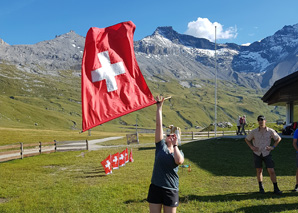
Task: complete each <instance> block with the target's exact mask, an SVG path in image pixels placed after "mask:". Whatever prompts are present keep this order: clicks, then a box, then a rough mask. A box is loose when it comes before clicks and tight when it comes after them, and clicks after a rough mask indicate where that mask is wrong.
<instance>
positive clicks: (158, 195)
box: [147, 184, 179, 207]
mask: <svg viewBox="0 0 298 213" xmlns="http://www.w3.org/2000/svg"><path fill="white" fill-rule="evenodd" d="M147 201H148V202H149V203H155V204H163V205H165V206H171V207H177V206H178V205H179V195H178V190H170V189H164V188H161V187H158V186H156V185H154V184H150V187H149V192H148V197H147Z"/></svg>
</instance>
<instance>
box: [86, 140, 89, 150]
mask: <svg viewBox="0 0 298 213" xmlns="http://www.w3.org/2000/svg"><path fill="white" fill-rule="evenodd" d="M86 150H89V144H88V140H86Z"/></svg>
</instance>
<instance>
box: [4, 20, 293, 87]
mask: <svg viewBox="0 0 298 213" xmlns="http://www.w3.org/2000/svg"><path fill="white" fill-rule="evenodd" d="M84 45H85V38H84V37H83V36H80V35H78V34H76V33H75V32H74V31H70V32H68V33H65V34H62V35H59V36H56V37H55V38H54V39H52V40H46V41H41V42H38V43H36V44H33V45H9V44H7V43H5V41H3V40H2V39H1V40H0V61H2V62H7V63H11V64H15V65H19V66H25V67H26V68H27V70H30V71H31V72H35V73H48V74H55V71H56V70H67V69H73V70H77V71H79V70H80V68H81V61H82V57H83V50H84ZM216 48H217V49H216V51H217V63H218V78H219V79H222V80H229V81H232V82H234V83H237V84H239V85H242V86H246V87H251V88H256V89H259V88H265V89H268V88H269V87H270V86H271V85H272V84H273V83H274V82H275V81H276V80H278V79H280V78H282V77H284V76H286V75H288V74H291V73H293V72H295V71H296V70H298V63H297V57H296V56H297V54H298V24H296V25H292V26H291V25H286V26H284V27H283V28H282V29H281V30H278V31H277V32H276V33H275V34H274V35H272V36H268V37H266V38H264V39H262V40H261V41H257V42H253V43H252V44H250V45H249V46H242V45H237V44H234V43H225V44H216ZM134 49H135V54H136V57H137V60H138V63H139V66H140V68H141V71H142V73H143V74H144V76H145V78H149V79H152V78H153V76H164V78H166V77H172V78H176V79H178V80H186V79H194V78H203V79H213V78H214V77H215V58H214V55H215V43H213V42H211V41H209V40H207V39H204V38H196V37H193V36H190V35H185V34H180V33H178V32H176V31H175V30H174V29H173V27H171V26H166V27H157V28H156V30H155V31H154V32H153V33H152V35H149V36H147V37H145V38H143V39H141V40H139V41H134Z"/></svg>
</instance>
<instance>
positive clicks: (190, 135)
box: [181, 130, 249, 141]
mask: <svg viewBox="0 0 298 213" xmlns="http://www.w3.org/2000/svg"><path fill="white" fill-rule="evenodd" d="M246 133H247V134H248V133H249V130H248V131H246ZM225 135H237V134H236V131H216V137H221V136H225ZM210 137H215V132H214V131H206V132H182V134H181V139H182V141H188V140H196V139H200V138H210Z"/></svg>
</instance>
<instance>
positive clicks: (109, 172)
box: [101, 155, 112, 175]
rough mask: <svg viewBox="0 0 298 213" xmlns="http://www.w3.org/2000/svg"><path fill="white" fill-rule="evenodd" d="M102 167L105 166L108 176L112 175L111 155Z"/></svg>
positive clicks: (102, 162) (103, 162) (102, 163)
mask: <svg viewBox="0 0 298 213" xmlns="http://www.w3.org/2000/svg"><path fill="white" fill-rule="evenodd" d="M101 165H102V166H103V168H104V170H105V173H106V175H108V174H111V173H112V163H111V155H109V156H108V157H107V158H106V159H104V160H103V161H101Z"/></svg>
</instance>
